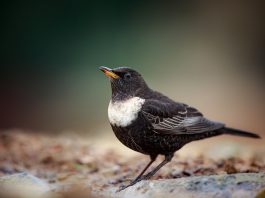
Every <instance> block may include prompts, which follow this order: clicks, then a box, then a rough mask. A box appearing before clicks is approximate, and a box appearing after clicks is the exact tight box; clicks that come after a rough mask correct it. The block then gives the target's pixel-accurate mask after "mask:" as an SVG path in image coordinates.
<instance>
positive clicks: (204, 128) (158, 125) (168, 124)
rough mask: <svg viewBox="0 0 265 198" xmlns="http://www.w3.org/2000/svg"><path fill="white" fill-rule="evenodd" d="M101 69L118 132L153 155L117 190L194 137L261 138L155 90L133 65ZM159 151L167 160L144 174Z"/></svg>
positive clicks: (122, 138) (111, 119)
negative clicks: (214, 118)
mask: <svg viewBox="0 0 265 198" xmlns="http://www.w3.org/2000/svg"><path fill="white" fill-rule="evenodd" d="M99 69H100V70H101V71H103V72H104V73H105V75H106V76H107V77H108V78H109V79H110V84H111V100H110V102H109V106H108V118H109V122H110V125H111V128H112V130H113V132H114V134H115V136H116V137H117V138H118V139H119V141H120V142H121V143H122V144H124V145H125V146H127V147H128V148H130V149H132V150H134V151H136V152H140V153H142V154H145V155H149V156H150V161H149V163H148V164H147V165H146V166H145V168H144V169H143V170H142V171H141V172H140V174H139V175H138V176H137V177H136V178H135V179H133V180H132V181H131V182H130V183H129V184H128V185H123V186H121V187H120V188H119V189H118V191H121V190H124V189H126V188H127V187H130V186H133V185H134V184H136V183H137V182H139V181H141V180H148V179H150V178H151V177H152V176H153V175H154V174H155V173H156V172H157V171H158V170H159V169H160V168H162V167H163V166H164V165H165V164H167V163H169V162H170V161H171V159H172V158H173V156H174V153H175V152H176V151H177V150H179V149H181V148H182V147H183V146H184V145H185V144H187V143H190V142H192V141H196V140H201V139H205V138H210V137H213V136H218V135H222V134H229V135H236V136H245V137H250V138H261V137H260V136H259V135H257V134H255V133H252V132H248V131H244V130H240V129H235V128H231V127H227V126H226V125H225V124H224V123H222V122H217V121H213V120H210V119H208V118H206V117H204V116H203V114H202V113H201V112H200V111H198V110H197V109H196V108H194V107H192V106H189V105H187V104H184V103H180V102H175V101H174V100H172V99H170V98H169V97H167V96H165V95H164V94H162V93H160V92H158V91H154V90H153V89H151V88H149V86H148V85H147V83H146V82H145V80H144V79H143V77H142V75H141V74H140V73H139V72H137V71H136V70H134V69H132V68H130V67H117V68H114V69H110V68H108V67H105V66H100V67H99ZM158 155H163V156H164V157H165V158H164V160H163V161H162V162H161V163H160V164H158V165H157V166H156V167H155V168H153V169H152V170H151V171H150V172H148V173H147V174H144V173H145V172H146V171H147V169H148V168H149V167H150V165H151V164H152V163H153V162H154V161H155V160H156V158H157V156H158Z"/></svg>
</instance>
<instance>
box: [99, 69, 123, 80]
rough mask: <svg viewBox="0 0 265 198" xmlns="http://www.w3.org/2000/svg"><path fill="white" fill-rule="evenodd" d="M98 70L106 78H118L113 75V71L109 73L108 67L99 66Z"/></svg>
mask: <svg viewBox="0 0 265 198" xmlns="http://www.w3.org/2000/svg"><path fill="white" fill-rule="evenodd" d="M99 69H100V70H101V71H103V72H104V74H105V75H106V76H109V77H111V78H115V79H116V78H120V77H119V76H118V75H117V74H115V73H114V72H113V71H111V69H110V68H108V67H104V66H100V67H99Z"/></svg>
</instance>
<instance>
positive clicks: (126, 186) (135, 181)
mask: <svg viewBox="0 0 265 198" xmlns="http://www.w3.org/2000/svg"><path fill="white" fill-rule="evenodd" d="M151 176H152V174H146V175H143V176H141V177H139V178H136V179H135V180H133V181H131V183H129V184H128V185H122V186H120V188H119V189H118V190H117V191H116V192H120V191H122V190H124V189H126V188H128V187H130V186H133V185H134V184H136V183H138V182H139V181H142V180H148V179H150V177H151Z"/></svg>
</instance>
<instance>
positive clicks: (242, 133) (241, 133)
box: [222, 127, 261, 138]
mask: <svg viewBox="0 0 265 198" xmlns="http://www.w3.org/2000/svg"><path fill="white" fill-rule="evenodd" d="M222 133H223V134H230V135H238V136H244V137H250V138H261V137H260V136H259V135H257V134H255V133H251V132H248V131H242V130H239V129H233V128H229V127H225V128H223V129H222Z"/></svg>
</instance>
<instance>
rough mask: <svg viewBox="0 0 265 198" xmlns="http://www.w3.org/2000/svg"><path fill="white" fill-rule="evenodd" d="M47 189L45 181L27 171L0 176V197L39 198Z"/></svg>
mask: <svg viewBox="0 0 265 198" xmlns="http://www.w3.org/2000/svg"><path fill="white" fill-rule="evenodd" d="M49 190H50V187H49V185H48V184H47V183H46V182H44V181H42V180H40V179H39V178H37V177H35V176H33V175H31V174H28V173H17V174H13V175H8V176H3V177H0V197H21V198H24V197H25V198H39V197H44V196H45V194H46V193H47V192H48V191H49Z"/></svg>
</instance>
